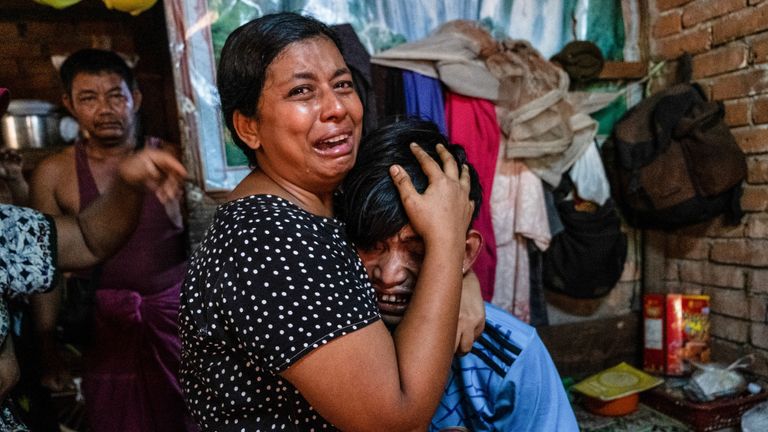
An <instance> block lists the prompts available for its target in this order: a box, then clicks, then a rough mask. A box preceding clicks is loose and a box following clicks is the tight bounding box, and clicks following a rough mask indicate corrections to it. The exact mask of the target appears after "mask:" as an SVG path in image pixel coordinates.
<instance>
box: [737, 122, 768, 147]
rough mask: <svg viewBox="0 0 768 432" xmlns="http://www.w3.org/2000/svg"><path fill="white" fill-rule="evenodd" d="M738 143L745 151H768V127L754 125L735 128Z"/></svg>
mask: <svg viewBox="0 0 768 432" xmlns="http://www.w3.org/2000/svg"><path fill="white" fill-rule="evenodd" d="M732 132H733V136H734V137H735V138H736V143H737V144H738V145H739V147H741V149H742V150H744V153H747V154H750V153H765V152H766V151H768V127H765V126H754V127H744V128H738V129H733V130H732Z"/></svg>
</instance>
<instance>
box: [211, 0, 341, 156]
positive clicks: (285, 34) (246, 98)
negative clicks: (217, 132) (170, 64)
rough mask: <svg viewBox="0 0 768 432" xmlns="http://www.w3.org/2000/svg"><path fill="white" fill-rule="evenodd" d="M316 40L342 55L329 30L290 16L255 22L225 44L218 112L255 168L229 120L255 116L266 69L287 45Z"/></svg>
mask: <svg viewBox="0 0 768 432" xmlns="http://www.w3.org/2000/svg"><path fill="white" fill-rule="evenodd" d="M315 37H324V38H327V39H329V40H331V41H332V42H333V43H334V44H335V45H336V47H337V48H338V49H339V52H341V42H340V41H339V39H338V37H337V36H336V33H334V32H333V30H332V29H331V28H330V27H328V26H327V25H325V24H323V23H321V22H320V21H318V20H316V19H314V18H311V17H305V16H302V15H299V14H296V13H292V12H281V13H276V14H270V15H264V16H263V17H261V18H256V19H254V20H253V21H250V22H248V23H246V24H243V25H242V26H240V27H238V28H237V29H236V30H235V31H233V32H232V33H231V34H230V35H229V37H227V41H226V42H225V43H224V47H223V48H222V50H221V58H220V60H219V69H218V72H217V76H216V81H217V83H218V84H217V85H218V89H219V98H220V99H221V111H222V114H223V115H224V122H225V123H226V125H227V129H229V132H230V134H231V135H232V139H233V140H234V141H235V144H236V145H237V146H238V147H239V148H240V149H241V150H242V151H243V153H245V155H246V156H247V157H248V162H249V163H250V164H251V166H256V165H257V163H256V155H255V154H254V152H253V150H252V149H251V148H250V147H248V146H247V145H246V144H245V143H244V142H243V141H242V140H241V139H240V137H238V136H237V132H236V131H235V128H234V125H233V120H232V117H233V115H234V113H235V111H240V113H242V114H243V115H245V116H247V117H254V116H258V115H259V113H258V112H257V109H258V104H259V99H260V98H261V92H262V90H263V89H264V82H265V80H266V76H267V68H268V67H269V65H270V64H272V62H273V61H274V60H275V57H277V55H278V54H280V52H282V51H283V49H284V48H285V47H287V46H288V45H289V44H291V43H294V42H299V41H302V40H305V39H310V38H315Z"/></svg>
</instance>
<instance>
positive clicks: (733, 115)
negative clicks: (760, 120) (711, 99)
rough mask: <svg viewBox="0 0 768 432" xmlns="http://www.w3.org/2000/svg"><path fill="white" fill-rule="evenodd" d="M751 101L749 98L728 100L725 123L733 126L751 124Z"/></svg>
mask: <svg viewBox="0 0 768 432" xmlns="http://www.w3.org/2000/svg"><path fill="white" fill-rule="evenodd" d="M749 102H750V101H749V99H738V100H732V101H726V102H725V104H724V105H725V123H726V124H728V126H731V127H733V126H744V125H746V124H749V108H750V103H749Z"/></svg>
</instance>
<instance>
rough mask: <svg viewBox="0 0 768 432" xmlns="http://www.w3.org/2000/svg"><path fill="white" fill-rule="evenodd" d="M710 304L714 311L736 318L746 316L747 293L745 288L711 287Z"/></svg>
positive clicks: (709, 291) (747, 311)
mask: <svg viewBox="0 0 768 432" xmlns="http://www.w3.org/2000/svg"><path fill="white" fill-rule="evenodd" d="M708 293H709V296H710V301H709V306H710V309H711V310H712V312H714V313H718V314H722V315H728V316H731V317H735V318H746V316H745V315H747V314H748V313H749V310H748V309H747V307H746V305H747V293H746V292H745V291H744V290H733V289H725V288H710V289H709V290H708Z"/></svg>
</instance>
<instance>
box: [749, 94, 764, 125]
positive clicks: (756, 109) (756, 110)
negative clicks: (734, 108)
mask: <svg viewBox="0 0 768 432" xmlns="http://www.w3.org/2000/svg"><path fill="white" fill-rule="evenodd" d="M752 121H753V122H755V124H761V123H768V96H762V97H758V98H756V99H755V102H754V104H753V105H752Z"/></svg>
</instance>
